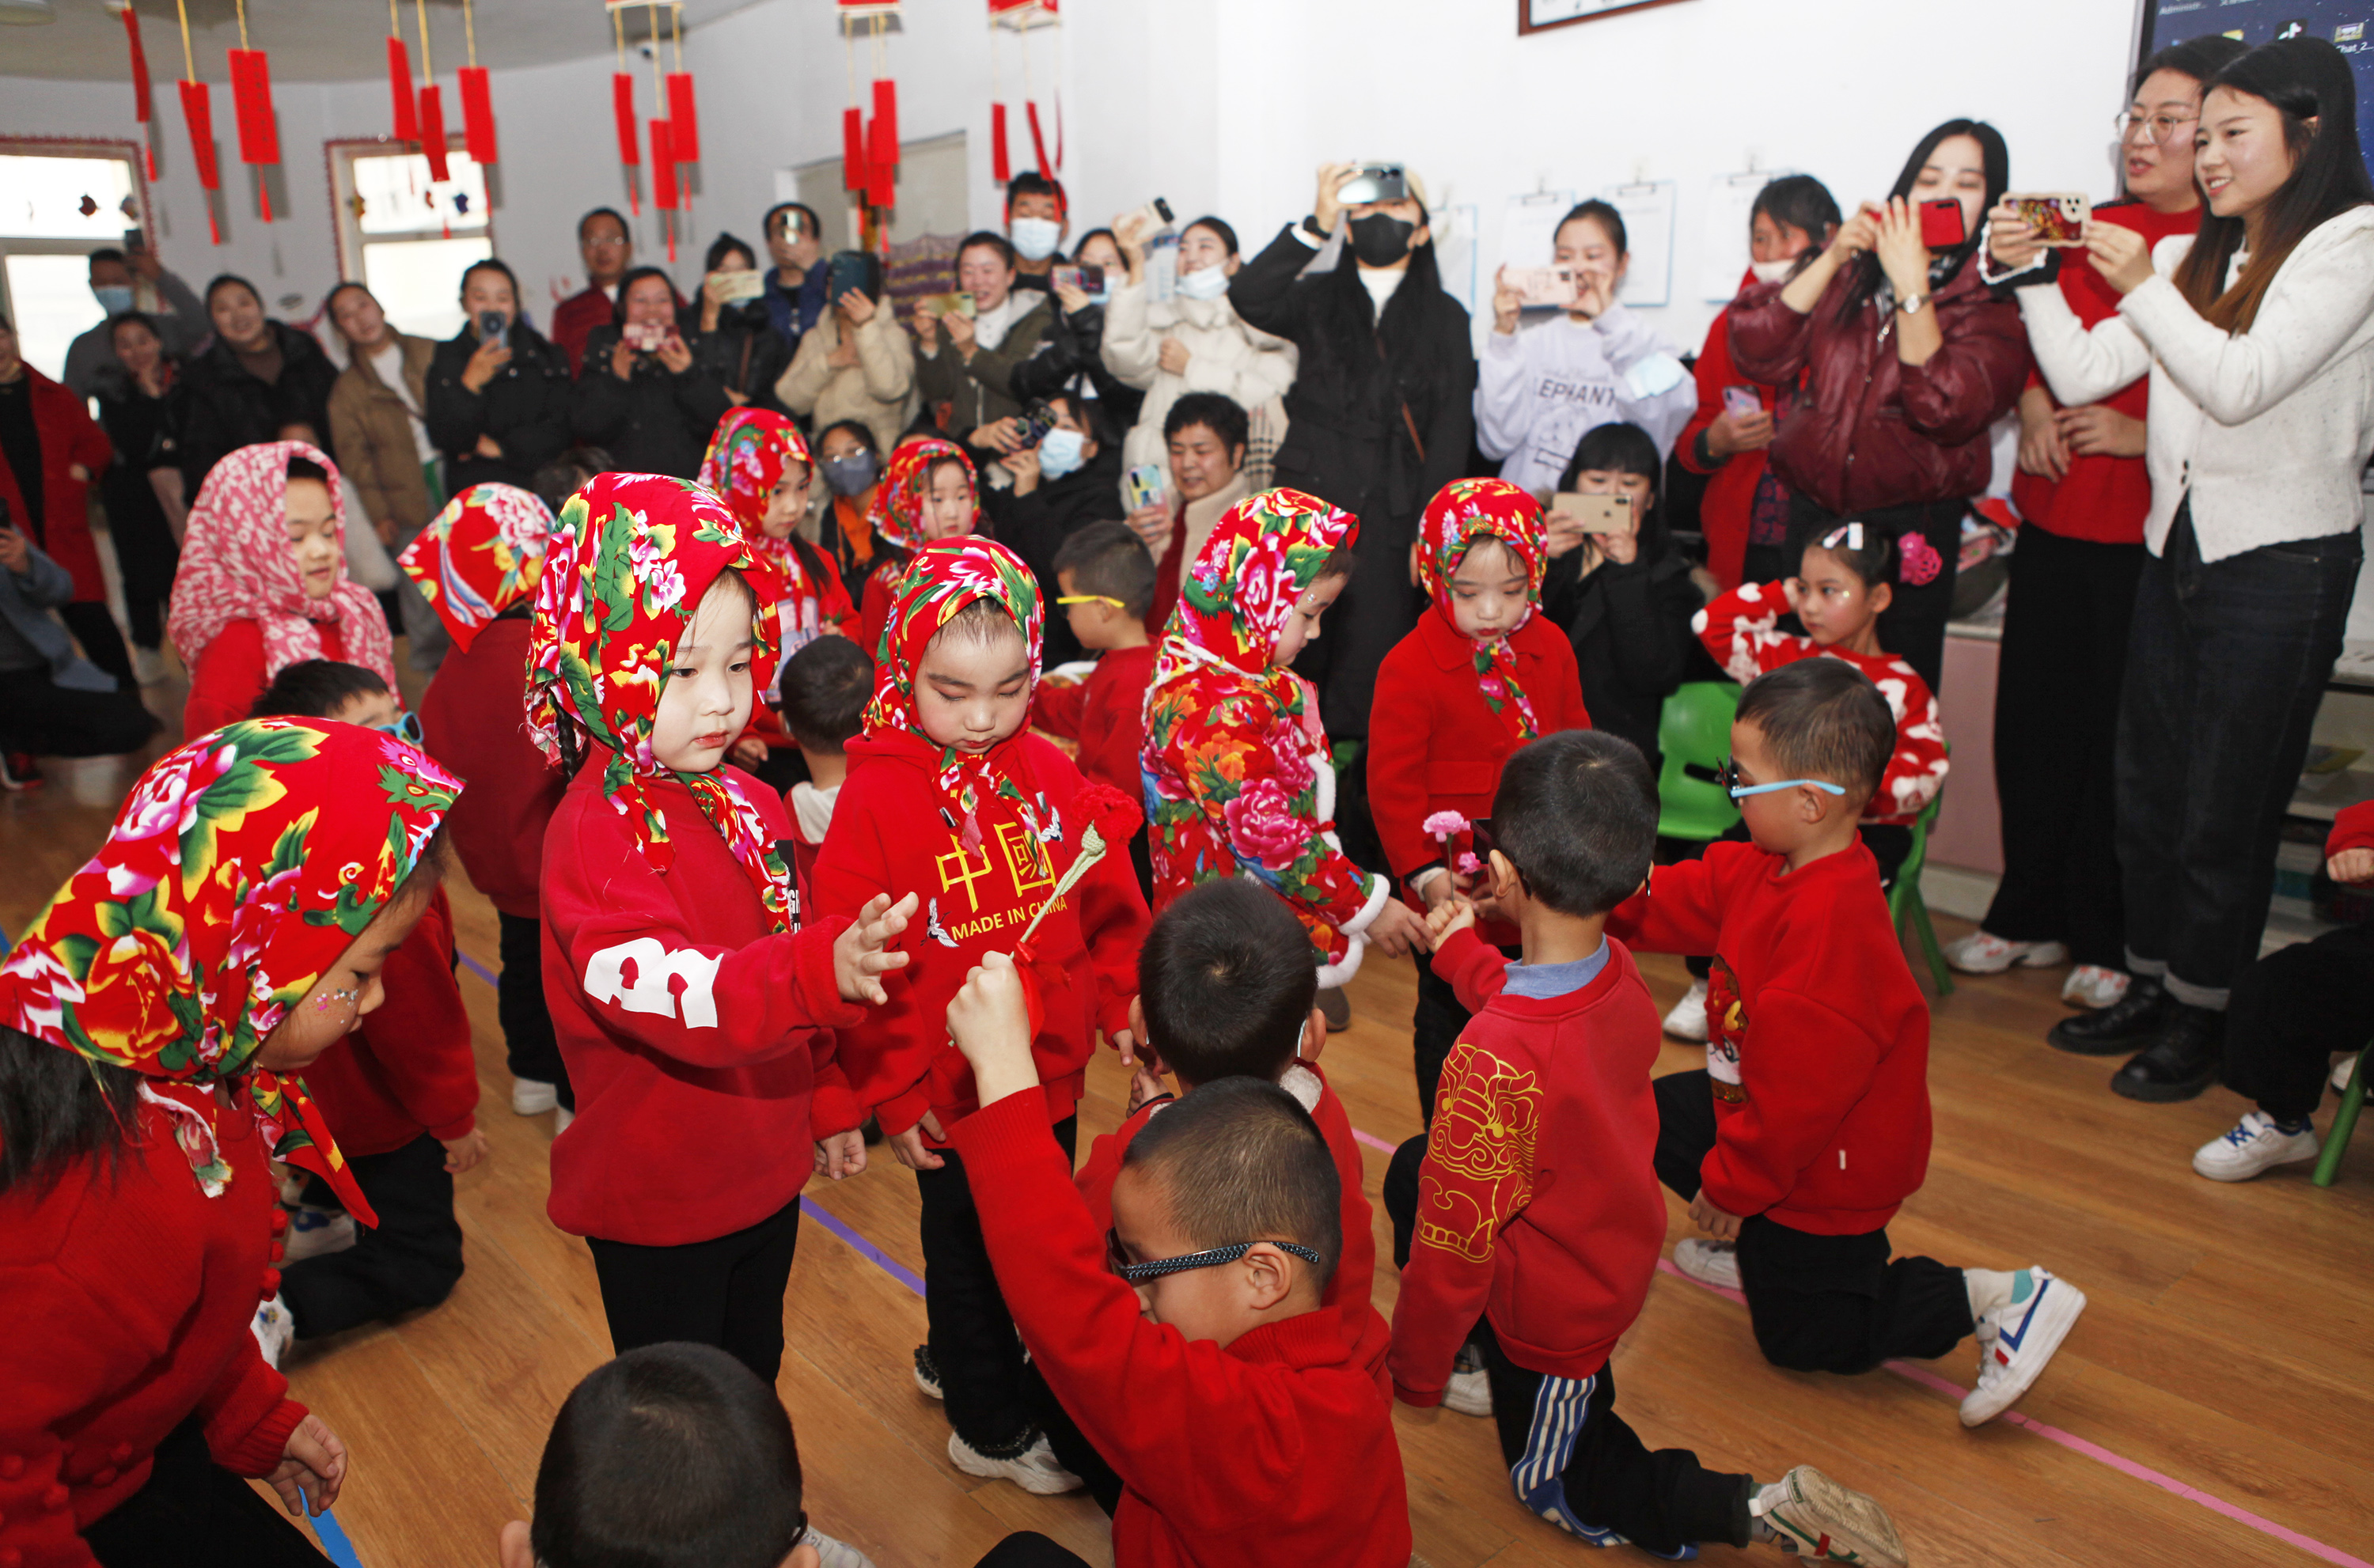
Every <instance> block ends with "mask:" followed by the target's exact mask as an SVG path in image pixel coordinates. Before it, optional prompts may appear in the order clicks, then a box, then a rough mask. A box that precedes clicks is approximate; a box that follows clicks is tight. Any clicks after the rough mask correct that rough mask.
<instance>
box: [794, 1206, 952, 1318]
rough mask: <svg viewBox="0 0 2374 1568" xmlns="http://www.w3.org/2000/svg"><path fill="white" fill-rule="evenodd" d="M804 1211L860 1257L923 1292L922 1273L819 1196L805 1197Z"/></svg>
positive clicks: (915, 1289) (909, 1287) (801, 1210)
mask: <svg viewBox="0 0 2374 1568" xmlns="http://www.w3.org/2000/svg"><path fill="white" fill-rule="evenodd" d="M800 1212H801V1213H803V1214H805V1215H806V1216H808V1218H810V1219H812V1220H814V1221H815V1222H816V1223H817V1224H820V1225H822V1226H823V1227H824V1228H825V1229H826V1230H829V1231H830V1232H831V1233H832V1234H833V1235H837V1236H839V1237H840V1239H841V1240H843V1241H845V1242H847V1243H848V1244H849V1245H850V1246H851V1247H852V1248H853V1249H854V1250H855V1251H856V1253H857V1255H858V1256H859V1257H860V1258H864V1259H865V1260H866V1261H867V1262H868V1263H871V1264H873V1265H874V1266H875V1267H876V1269H879V1270H882V1271H883V1272H884V1273H886V1274H887V1275H889V1276H890V1277H891V1278H892V1279H894V1280H896V1281H899V1283H900V1284H902V1285H904V1286H906V1287H907V1288H908V1289H909V1290H911V1291H912V1292H914V1293H916V1294H917V1295H922V1294H923V1277H922V1276H921V1275H919V1274H917V1273H916V1272H915V1271H914V1270H911V1269H910V1268H908V1267H907V1266H906V1265H905V1264H904V1263H901V1262H899V1260H898V1259H897V1258H892V1257H891V1256H889V1255H888V1254H887V1253H886V1252H884V1251H883V1250H882V1249H881V1248H880V1247H878V1246H875V1245H874V1244H873V1243H872V1242H870V1241H868V1240H866V1239H865V1238H864V1236H862V1235H858V1234H857V1233H856V1232H855V1231H853V1230H852V1229H851V1228H850V1227H849V1226H847V1225H845V1224H843V1223H841V1222H840V1218H839V1217H838V1216H837V1215H835V1214H834V1213H833V1211H831V1210H829V1209H827V1208H826V1207H824V1206H823V1205H822V1204H820V1203H818V1202H817V1200H816V1199H813V1198H803V1199H800Z"/></svg>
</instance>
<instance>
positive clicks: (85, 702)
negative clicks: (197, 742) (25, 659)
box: [0, 669, 157, 756]
mask: <svg viewBox="0 0 2374 1568" xmlns="http://www.w3.org/2000/svg"><path fill="white" fill-rule="evenodd" d="M156 732H157V717H156V715H155V714H152V713H150V712H149V711H148V709H147V707H146V706H145V705H143V704H142V702H141V700H140V688H139V686H138V685H135V684H134V683H133V681H132V680H131V678H130V677H129V676H125V677H123V679H122V680H120V681H119V683H118V685H117V686H116V689H115V690H113V691H112V692H86V691H72V690H69V689H67V688H66V687H65V686H61V685H58V684H57V683H56V682H54V681H53V680H51V679H50V673H49V671H47V670H46V669H43V670H10V671H6V672H0V744H5V745H6V749H8V750H10V751H22V752H31V753H32V754H34V755H37V756H121V755H123V754H124V753H126V752H136V751H138V750H139V749H140V748H141V747H142V746H145V745H147V743H148V737H149V736H151V735H153V734H155V733H156Z"/></svg>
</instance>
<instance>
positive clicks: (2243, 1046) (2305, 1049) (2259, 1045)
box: [2224, 926, 2374, 1121]
mask: <svg viewBox="0 0 2374 1568" xmlns="http://www.w3.org/2000/svg"><path fill="white" fill-rule="evenodd" d="M2368 1036H2374V926H2344V927H2342V928H2341V929H2340V930H2333V931H2327V932H2325V933H2324V934H2323V935H2322V936H2321V937H2318V938H2317V939H2316V940H2315V941H2314V942H2295V943H2294V944H2293V945H2291V946H2289V947H2284V948H2278V949H2276V950H2275V951H2274V952H2273V953H2271V954H2267V956H2265V957H2264V958H2262V959H2260V960H2259V961H2258V962H2257V963H2256V964H2253V965H2251V966H2250V967H2249V968H2247V969H2245V970H2243V971H2242V972H2241V974H2239V976H2237V977H2235V981H2234V1003H2233V1006H2232V1007H2231V1008H2230V1009H2229V1010H2228V1011H2227V1015H2226V1070H2225V1074H2224V1077H2225V1082H2226V1086H2227V1088H2229V1089H2231V1090H2233V1091H2234V1092H2235V1093H2236V1094H2247V1095H2249V1096H2250V1097H2251V1098H2252V1099H2254V1100H2256V1101H2258V1102H2259V1108H2260V1109H2261V1110H2262V1111H2264V1112H2266V1113H2267V1114H2268V1115H2269V1116H2271V1117H2274V1118H2275V1119H2276V1120H2278V1121H2297V1120H2298V1119H2299V1118H2300V1117H2304V1116H2307V1115H2308V1114H2309V1112H2311V1111H2313V1110H2315V1109H2316V1107H2317V1104H2318V1102H2319V1101H2321V1100H2322V1099H2323V1098H2324V1085H2325V1075H2326V1071H2327V1068H2328V1065H2329V1064H2330V1062H2331V1061H2332V1059H2333V1052H2335V1051H2354V1050H2362V1049H2364V1048H2365V1046H2366V1042H2367V1038H2368Z"/></svg>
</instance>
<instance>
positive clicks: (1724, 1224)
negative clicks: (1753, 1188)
mask: <svg viewBox="0 0 2374 1568" xmlns="http://www.w3.org/2000/svg"><path fill="white" fill-rule="evenodd" d="M1690 1223H1692V1224H1694V1225H1696V1226H1698V1229H1700V1230H1702V1231H1704V1232H1706V1233H1707V1235H1710V1236H1712V1237H1714V1239H1715V1240H1717V1241H1737V1240H1738V1239H1739V1216H1738V1215H1736V1214H1733V1213H1729V1212H1727V1211H1723V1210H1721V1209H1718V1208H1716V1207H1715V1206H1714V1205H1713V1204H1711V1203H1710V1202H1708V1201H1707V1195H1706V1194H1705V1193H1703V1192H1701V1193H1699V1194H1698V1196H1697V1197H1696V1198H1693V1199H1690Z"/></svg>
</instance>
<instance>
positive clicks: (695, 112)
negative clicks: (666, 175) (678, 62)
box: [667, 71, 700, 163]
mask: <svg viewBox="0 0 2374 1568" xmlns="http://www.w3.org/2000/svg"><path fill="white" fill-rule="evenodd" d="M667 107H668V145H669V146H670V147H672V148H673V149H674V150H675V152H676V161H677V162H678V163H699V161H700V114H699V108H698V107H697V106H696V105H695V104H694V102H693V100H692V73H690V72H689V71H670V72H669V73H668V79H667Z"/></svg>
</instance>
